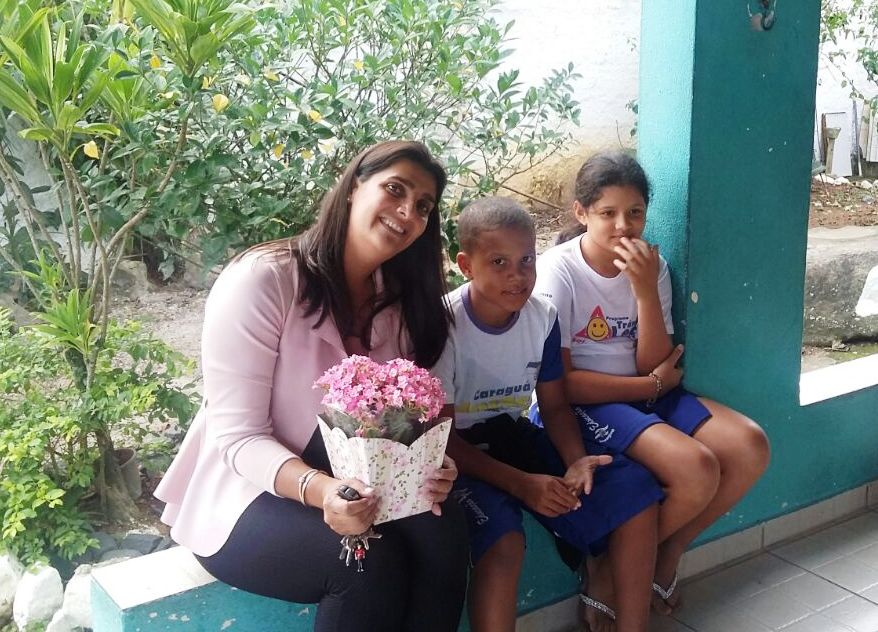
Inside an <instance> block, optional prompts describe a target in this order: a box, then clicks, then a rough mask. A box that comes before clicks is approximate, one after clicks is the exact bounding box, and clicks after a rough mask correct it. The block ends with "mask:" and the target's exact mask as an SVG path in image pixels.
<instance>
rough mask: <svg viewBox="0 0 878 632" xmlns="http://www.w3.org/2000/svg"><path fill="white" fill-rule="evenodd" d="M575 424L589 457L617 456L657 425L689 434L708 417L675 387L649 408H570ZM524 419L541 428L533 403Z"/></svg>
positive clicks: (631, 404)
mask: <svg viewBox="0 0 878 632" xmlns="http://www.w3.org/2000/svg"><path fill="white" fill-rule="evenodd" d="M571 407H572V408H573V412H574V413H575V414H576V419H577V420H578V421H579V425H580V429H581V430H582V434H583V438H584V439H585V443H586V447H587V448H588V452H589V454H621V453H623V452H625V450H627V449H628V446H630V445H631V443H632V442H633V441H634V440H635V439H636V438H637V437H638V436H639V435H640V433H641V432H643V431H644V430H646V429H647V428H649V427H650V426H652V425H653V424H657V423H666V424H668V425H669V426H672V427H674V428H676V429H677V430H679V431H680V432H682V433H683V434H687V435H692V434H693V433H694V432H695V431H696V430H697V429H698V427H699V426H700V425H701V424H702V423H704V422H705V421H706V420H707V419H709V418H710V411H709V410H707V407H706V406H705V405H704V404H702V403H701V402H700V401H699V400H698V398H697V397H695V395H693V394H692V393H690V392H688V391H687V390H685V389H683V388H682V387H679V386H678V387H677V388H675V389H673V390H671V391H668V392H667V393H666V394H664V395H662V396H661V397H659V399H658V400H657V401H656V402H655V404H654V405H653V406H651V407H650V406H647V405H646V402H629V403H611V404H573V405H571ZM528 417H530V420H531V422H532V423H534V424H536V425H537V426H542V425H543V423H542V419H540V415H539V410H538V408H537V405H536V403H534V404H532V405H531V407H530V411H529V412H528Z"/></svg>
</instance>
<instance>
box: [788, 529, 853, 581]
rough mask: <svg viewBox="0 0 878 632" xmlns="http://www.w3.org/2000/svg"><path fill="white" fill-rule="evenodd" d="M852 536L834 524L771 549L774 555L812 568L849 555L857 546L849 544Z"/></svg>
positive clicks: (806, 567) (803, 566)
mask: <svg viewBox="0 0 878 632" xmlns="http://www.w3.org/2000/svg"><path fill="white" fill-rule="evenodd" d="M851 537H852V534H851V533H850V532H847V531H846V530H845V529H844V527H841V526H839V525H836V526H834V527H830V528H829V529H826V530H824V531H820V532H818V533H815V534H813V535H809V536H808V537H805V538H802V539H801V540H796V541H795V542H791V543H790V544H786V545H784V546H780V547H777V548H774V549H772V550H771V552H772V553H773V554H774V555H777V556H778V557H779V558H781V559H784V560H787V561H788V562H790V563H792V564H796V565H798V566H801V567H802V568H805V569H808V570H812V569H814V568H816V567H817V566H820V565H822V564H826V563H828V562H832V561H833V560H837V559H839V558H841V557H844V556H845V555H849V554H851V553H853V552H854V551H856V550H857V548H859V547H858V546H853V547H852V546H851V545H850V544H848V541H849V540H850V538H851Z"/></svg>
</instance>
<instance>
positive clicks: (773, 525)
mask: <svg viewBox="0 0 878 632" xmlns="http://www.w3.org/2000/svg"><path fill="white" fill-rule="evenodd" d="M832 511H833V502H832V499H831V498H830V499H829V500H824V501H822V502H819V503H815V504H813V505H811V506H810V507H805V508H804V509H799V510H798V511H794V512H793V513H790V514H787V515H785V516H779V517H777V518H775V519H773V520H769V521H768V522H766V523H765V525H764V529H763V541H764V543H765V546H773V545H775V544H777V543H778V542H782V541H784V540H789V539H790V538H793V537H796V536H800V535H802V534H804V533H806V532H808V531H811V530H813V529H816V528H817V527H820V526H822V525H825V524H826V523H828V522H832V520H833V518H834V516H833V512H832Z"/></svg>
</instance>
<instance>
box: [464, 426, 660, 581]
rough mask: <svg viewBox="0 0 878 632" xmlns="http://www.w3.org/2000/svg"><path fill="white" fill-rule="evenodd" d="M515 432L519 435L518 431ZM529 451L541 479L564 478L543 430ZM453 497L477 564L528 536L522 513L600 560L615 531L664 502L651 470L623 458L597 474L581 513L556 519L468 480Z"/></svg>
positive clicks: (555, 453) (617, 457) (560, 466)
mask: <svg viewBox="0 0 878 632" xmlns="http://www.w3.org/2000/svg"><path fill="white" fill-rule="evenodd" d="M509 420H510V421H512V418H511V417H509ZM510 425H513V424H510ZM528 425H529V424H528ZM534 430H537V429H534ZM510 431H511V432H512V433H514V432H515V431H514V429H513V428H510ZM461 434H462V436H464V438H466V437H465V435H464V434H463V433H461ZM530 446H531V449H532V450H533V451H534V453H535V455H536V456H537V457H538V458H539V460H540V462H541V464H542V467H543V471H542V472H540V473H543V474H551V475H554V476H563V475H564V472H565V469H566V468H565V467H564V464H563V461H562V460H561V457H560V456H559V455H558V453H557V451H556V450H555V448H554V446H553V445H552V443H551V441H550V440H549V438H548V435H547V433H546V432H545V431H544V430H542V429H538V430H537V432H535V433H534V434H533V435H532V436H531V437H530ZM452 497H453V498H454V499H455V500H457V502H458V503H460V506H461V507H462V508H463V510H464V513H465V514H466V518H467V524H468V527H469V535H470V552H471V553H470V555H471V560H472V563H473V564H475V563H476V562H477V561H478V560H479V558H481V556H482V555H484V553H485V552H486V551H487V550H488V549H490V548H491V546H493V545H494V543H496V542H497V541H498V540H499V539H500V538H501V537H503V536H504V535H506V534H507V533H510V532H518V533H523V532H524V529H523V527H522V510H525V511H528V512H529V513H531V514H532V515H533V516H534V518H536V519H537V521H539V522H540V524H542V525H543V526H544V527H545V528H546V529H548V530H549V531H551V532H552V533H554V534H555V535H556V536H558V537H560V538H561V539H562V540H565V541H566V542H567V543H569V544H571V545H572V546H574V547H575V548H576V549H578V550H579V551H581V552H582V553H583V554H592V555H599V554H600V553H602V552H604V551H605V550H606V548H607V541H608V537H609V535H610V533H612V531H613V530H614V529H616V528H617V527H619V526H620V525H622V524H624V523H625V522H627V521H628V520H630V519H631V518H633V517H634V516H636V515H637V514H639V513H640V512H641V511H643V510H644V509H646V508H648V507H649V506H651V505H653V504H655V503H658V502H660V501H661V500H662V499H663V498H664V492H663V491H662V488H661V486H660V485H659V483H658V481H657V480H656V479H655V477H654V476H653V475H652V474H651V473H650V472H649V470H647V469H646V468H644V467H643V466H642V465H640V464H638V463H636V462H635V461H632V460H630V459H629V458H628V457H626V456H624V455H619V456H614V457H613V462H612V463H610V464H609V465H605V466H602V467H599V468H597V470H595V473H594V481H593V485H592V491H591V493H590V494H589V495H587V496H586V495H582V496H580V501H581V503H582V505H581V506H580V508H579V509H577V510H575V511H571V512H569V513H566V514H563V515H561V516H558V517H556V518H549V517H547V516H543V515H540V514H538V513H536V512H534V511H532V510H530V509H529V508H528V507H526V506H525V505H524V504H523V503H522V502H521V501H519V500H518V499H517V498H515V497H513V496H510V495H509V494H507V493H506V492H504V491H502V490H500V489H497V488H496V487H494V486H493V485H490V484H488V483H486V482H484V481H481V480H479V479H476V478H472V477H470V476H466V475H464V474H461V475H460V476H459V477H458V478H457V481H455V484H454V489H453V491H452Z"/></svg>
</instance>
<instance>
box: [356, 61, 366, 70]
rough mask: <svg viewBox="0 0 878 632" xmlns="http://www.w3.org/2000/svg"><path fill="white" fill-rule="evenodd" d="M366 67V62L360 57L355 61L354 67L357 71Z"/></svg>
mask: <svg viewBox="0 0 878 632" xmlns="http://www.w3.org/2000/svg"><path fill="white" fill-rule="evenodd" d="M364 67H365V64H364V63H363V61H362V60H360V59H358V60H356V61H355V62H354V68H356V69H357V72H363V68H364Z"/></svg>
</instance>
